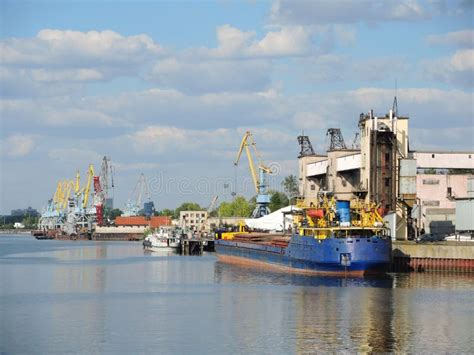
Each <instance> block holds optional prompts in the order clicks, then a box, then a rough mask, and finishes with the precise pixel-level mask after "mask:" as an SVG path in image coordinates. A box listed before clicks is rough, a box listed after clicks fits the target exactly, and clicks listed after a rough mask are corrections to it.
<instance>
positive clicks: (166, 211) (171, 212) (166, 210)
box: [155, 208, 174, 216]
mask: <svg viewBox="0 0 474 355" xmlns="http://www.w3.org/2000/svg"><path fill="white" fill-rule="evenodd" d="M155 216H174V210H171V209H169V208H164V209H162V210H161V211H155Z"/></svg>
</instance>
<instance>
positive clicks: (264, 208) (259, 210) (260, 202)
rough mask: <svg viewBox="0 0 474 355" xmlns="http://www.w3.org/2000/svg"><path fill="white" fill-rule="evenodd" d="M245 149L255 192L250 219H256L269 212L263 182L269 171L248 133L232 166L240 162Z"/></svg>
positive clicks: (268, 201) (265, 186)
mask: <svg viewBox="0 0 474 355" xmlns="http://www.w3.org/2000/svg"><path fill="white" fill-rule="evenodd" d="M249 146H252V147H253V150H254V152H255V155H256V156H257V159H258V175H257V169H255V164H254V160H253V157H252V154H251V151H250V147H249ZM244 148H245V153H246V154H247V159H248V162H249V168H250V174H251V176H252V180H253V184H254V187H255V191H256V192H257V206H256V207H255V210H254V211H253V213H252V217H254V218H258V217H262V216H265V215H267V214H268V213H269V212H270V210H269V208H268V205H269V203H270V198H269V196H268V194H267V192H266V188H267V184H266V181H265V174H266V173H270V172H271V170H270V168H268V167H267V166H265V165H264V164H263V163H262V158H261V156H260V153H259V152H258V150H257V145H256V144H255V141H254V139H253V136H252V133H250V131H247V132H245V134H244V137H243V138H242V141H241V142H240V147H239V151H238V152H237V158H236V159H235V161H234V165H238V164H239V161H240V157H241V156H242V152H243V150H244Z"/></svg>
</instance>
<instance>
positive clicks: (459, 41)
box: [427, 30, 474, 48]
mask: <svg viewBox="0 0 474 355" xmlns="http://www.w3.org/2000/svg"><path fill="white" fill-rule="evenodd" d="M427 42H428V43H429V44H431V45H444V46H457V47H462V48H472V47H474V30H463V31H456V32H448V33H444V34H441V35H431V36H428V37H427Z"/></svg>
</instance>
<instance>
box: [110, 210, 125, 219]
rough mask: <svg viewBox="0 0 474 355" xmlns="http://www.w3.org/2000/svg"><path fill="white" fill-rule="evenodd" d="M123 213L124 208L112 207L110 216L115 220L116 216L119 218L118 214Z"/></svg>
mask: <svg viewBox="0 0 474 355" xmlns="http://www.w3.org/2000/svg"><path fill="white" fill-rule="evenodd" d="M122 214H123V212H122V210H121V209H119V208H114V209H111V210H110V211H109V213H108V218H110V219H111V220H113V221H114V220H115V218H117V217H118V216H121V215H122Z"/></svg>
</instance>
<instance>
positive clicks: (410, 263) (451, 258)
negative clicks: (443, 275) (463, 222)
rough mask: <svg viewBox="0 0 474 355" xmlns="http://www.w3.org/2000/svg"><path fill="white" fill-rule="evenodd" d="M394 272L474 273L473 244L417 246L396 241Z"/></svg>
mask: <svg viewBox="0 0 474 355" xmlns="http://www.w3.org/2000/svg"><path fill="white" fill-rule="evenodd" d="M392 269H393V271H455V272H472V273H474V243H473V242H464V243H463V242H438V243H426V244H417V243H414V242H408V241H394V242H393V247H392Z"/></svg>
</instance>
